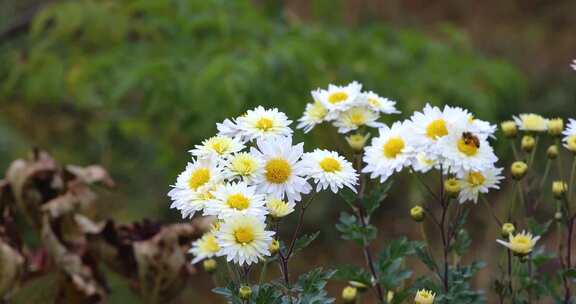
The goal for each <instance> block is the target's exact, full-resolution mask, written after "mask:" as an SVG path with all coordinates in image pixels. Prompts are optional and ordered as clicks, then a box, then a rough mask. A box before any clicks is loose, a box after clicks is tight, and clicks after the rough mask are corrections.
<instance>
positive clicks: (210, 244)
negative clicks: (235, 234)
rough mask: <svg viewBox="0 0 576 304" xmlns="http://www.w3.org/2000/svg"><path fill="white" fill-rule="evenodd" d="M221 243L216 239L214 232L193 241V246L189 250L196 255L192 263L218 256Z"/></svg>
mask: <svg viewBox="0 0 576 304" xmlns="http://www.w3.org/2000/svg"><path fill="white" fill-rule="evenodd" d="M219 251H220V245H218V242H217V241H216V237H215V236H214V233H212V232H208V233H205V234H204V235H203V236H202V237H201V238H200V239H199V240H197V241H195V242H193V243H192V248H191V249H190V250H189V251H188V252H189V253H191V254H193V255H194V259H193V260H192V264H196V263H198V262H200V261H202V260H204V259H209V258H212V257H215V256H218V253H219Z"/></svg>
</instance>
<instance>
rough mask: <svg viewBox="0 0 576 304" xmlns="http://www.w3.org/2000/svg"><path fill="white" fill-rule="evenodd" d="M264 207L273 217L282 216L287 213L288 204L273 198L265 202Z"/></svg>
mask: <svg viewBox="0 0 576 304" xmlns="http://www.w3.org/2000/svg"><path fill="white" fill-rule="evenodd" d="M266 208H268V211H269V212H270V215H272V216H273V217H283V216H285V215H287V214H288V213H289V211H290V210H289V208H288V204H286V203H285V202H284V201H282V200H280V199H277V198H273V199H270V200H269V201H268V202H266Z"/></svg>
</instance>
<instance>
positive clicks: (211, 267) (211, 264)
mask: <svg viewBox="0 0 576 304" xmlns="http://www.w3.org/2000/svg"><path fill="white" fill-rule="evenodd" d="M202 267H204V271H206V272H207V273H213V272H214V271H216V268H217V267H218V263H217V262H216V260H214V259H207V260H204V262H202Z"/></svg>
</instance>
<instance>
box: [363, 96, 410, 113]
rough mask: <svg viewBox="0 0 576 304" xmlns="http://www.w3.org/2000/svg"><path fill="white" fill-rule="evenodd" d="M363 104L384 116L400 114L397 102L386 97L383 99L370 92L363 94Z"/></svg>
mask: <svg viewBox="0 0 576 304" xmlns="http://www.w3.org/2000/svg"><path fill="white" fill-rule="evenodd" d="M361 102H362V103H363V104H366V105H368V107H369V108H370V109H372V110H374V111H376V112H380V113H384V114H397V113H400V111H398V110H397V109H396V102H395V101H393V100H390V99H388V98H385V97H381V96H379V95H378V94H376V93H374V92H372V91H368V92H364V93H362V99H361Z"/></svg>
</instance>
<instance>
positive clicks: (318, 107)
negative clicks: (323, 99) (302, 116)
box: [307, 102, 328, 120]
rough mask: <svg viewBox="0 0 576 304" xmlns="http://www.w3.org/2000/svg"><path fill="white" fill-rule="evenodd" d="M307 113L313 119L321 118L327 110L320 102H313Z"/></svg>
mask: <svg viewBox="0 0 576 304" xmlns="http://www.w3.org/2000/svg"><path fill="white" fill-rule="evenodd" d="M307 114H308V116H310V117H311V118H312V119H314V120H323V119H324V117H325V116H326V114H328V110H327V109H326V108H325V107H324V106H323V105H322V104H321V103H320V102H314V105H313V106H312V107H310V108H309V109H308V113H307Z"/></svg>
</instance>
